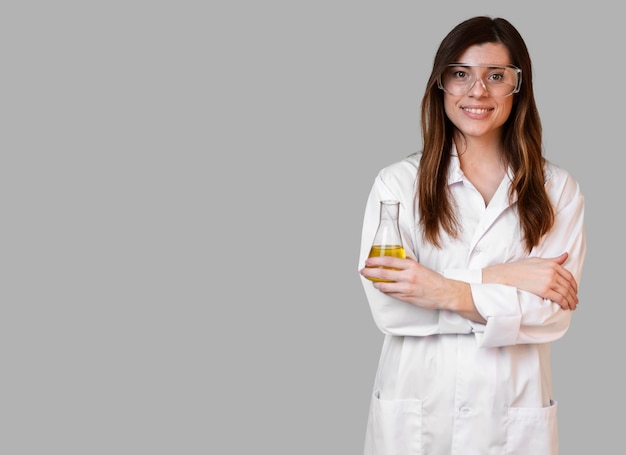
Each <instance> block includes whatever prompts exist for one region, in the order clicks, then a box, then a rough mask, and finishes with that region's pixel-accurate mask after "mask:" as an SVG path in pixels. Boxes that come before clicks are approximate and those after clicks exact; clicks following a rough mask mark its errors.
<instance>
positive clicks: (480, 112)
mask: <svg viewBox="0 0 626 455" xmlns="http://www.w3.org/2000/svg"><path fill="white" fill-rule="evenodd" d="M464 109H465V110H466V111H467V112H469V113H471V114H484V113H486V112H489V109H470V108H464Z"/></svg>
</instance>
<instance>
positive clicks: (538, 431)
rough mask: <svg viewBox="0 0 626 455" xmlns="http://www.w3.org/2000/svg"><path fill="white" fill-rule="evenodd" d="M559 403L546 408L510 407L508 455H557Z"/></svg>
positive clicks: (553, 403) (554, 402)
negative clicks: (557, 413)
mask: <svg viewBox="0 0 626 455" xmlns="http://www.w3.org/2000/svg"><path fill="white" fill-rule="evenodd" d="M556 412H557V403H556V401H551V402H550V406H548V407H545V408H510V409H509V413H508V414H509V415H508V422H507V450H506V454H507V455H557V454H558V453H559V442H558V430H557V415H556Z"/></svg>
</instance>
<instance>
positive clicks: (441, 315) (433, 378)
mask: <svg viewBox="0 0 626 455" xmlns="http://www.w3.org/2000/svg"><path fill="white" fill-rule="evenodd" d="M418 165H419V154H414V155H411V156H409V157H407V158H406V159H404V160H402V161H400V162H397V163H395V164H392V165H390V166H388V167H386V168H385V169H383V170H382V171H380V173H379V174H378V176H377V177H376V179H375V181H374V184H373V187H372V190H371V193H370V195H369V199H368V201H367V206H366V210H365V217H364V223H363V232H362V244H361V251H360V258H359V268H361V267H362V266H363V263H364V261H365V259H366V257H367V255H368V253H369V249H370V246H371V244H372V240H373V238H374V234H375V231H376V228H377V226H378V221H379V213H380V201H381V200H383V199H395V200H398V201H400V216H399V224H400V231H401V235H402V240H403V242H404V247H405V249H406V252H407V257H411V258H413V259H415V260H417V261H419V262H420V263H422V264H424V265H425V266H427V267H429V268H431V269H434V270H436V271H438V272H440V273H441V274H443V275H444V276H446V277H449V278H453V279H457V280H461V281H465V282H467V283H470V286H471V292H472V296H473V299H474V302H475V304H476V307H477V309H478V311H479V312H480V314H481V315H482V316H483V317H484V318H485V319H486V320H487V323H486V324H480V323H476V322H473V321H470V320H468V319H465V318H463V317H461V316H459V315H457V314H455V313H452V312H449V311H443V310H426V309H422V308H419V307H417V306H414V305H411V304H408V303H405V302H402V301H400V300H397V299H394V298H392V297H389V296H387V295H385V294H383V293H381V292H380V291H378V290H376V289H375V288H374V287H373V286H372V283H371V282H370V281H368V280H366V279H365V278H362V281H363V286H364V289H365V294H366V296H367V300H368V302H369V305H370V308H371V312H372V316H373V318H374V321H375V323H376V325H377V327H378V328H379V329H380V330H381V331H382V332H383V333H384V334H385V338H384V342H383V347H382V352H381V356H380V361H379V365H378V371H377V373H376V378H375V381H374V389H373V393H372V397H371V405H370V412H369V419H368V424H367V431H366V440H365V452H364V453H365V455H444V454H445V455H451V454H453V455H491V454H493V455H496V454H497V455H504V454H507V455H556V454H558V433H557V401H556V397H555V396H554V394H553V391H552V378H551V369H550V342H552V341H554V340H557V339H559V338H561V337H562V336H563V335H564V334H565V332H566V331H567V329H568V327H569V325H570V320H571V317H572V312H571V311H569V310H563V309H561V308H560V307H559V305H558V304H556V303H553V302H551V301H549V300H544V299H542V298H540V297H538V296H536V295H533V294H531V293H529V292H525V291H522V290H519V289H516V288H514V287H511V286H506V285H501V284H488V283H482V282H481V279H482V272H481V270H482V268H484V267H485V266H488V265H491V264H497V263H503V262H510V261H516V260H519V259H522V258H526V257H531V256H535V257H536V256H538V257H556V256H559V255H560V254H561V253H563V252H568V253H569V254H570V256H569V259H568V260H567V262H566V263H565V264H564V265H565V267H566V268H567V269H568V270H570V271H571V272H572V274H573V275H574V277H575V278H576V280H577V281H578V282H580V277H581V273H582V266H583V260H584V256H585V248H586V245H585V233H584V226H583V214H584V213H583V212H584V198H583V195H582V194H581V191H580V188H579V185H578V183H577V182H576V181H575V180H574V179H573V178H572V177H571V176H570V175H569V174H568V173H567V172H566V171H564V170H563V169H561V168H559V167H557V166H555V165H553V164H551V163H546V168H545V170H546V172H545V174H546V178H545V179H546V183H545V187H546V190H547V191H548V195H549V197H550V201H551V202H552V204H553V205H554V207H555V213H556V220H555V224H554V227H553V228H552V230H551V231H550V232H549V233H548V234H547V235H546V236H545V239H543V241H542V242H541V244H540V245H539V246H537V247H535V248H534V249H533V250H532V252H531V253H530V254H528V253H526V252H525V251H524V248H523V241H522V240H523V239H522V237H521V232H520V226H519V219H518V216H517V211H516V205H515V204H513V205H510V204H509V199H508V190H509V185H510V174H509V175H507V176H505V178H504V179H503V181H502V183H501V185H500V187H499V188H498V190H497V192H496V193H495V195H494V196H493V198H492V200H491V202H490V203H489V205H488V206H487V207H485V205H484V201H483V199H482V197H481V195H480V194H479V192H478V191H477V190H476V189H475V188H474V187H473V185H472V184H471V183H470V181H469V180H467V179H466V178H465V176H464V174H463V172H462V171H461V169H460V166H459V161H458V157H457V156H456V152H454V151H453V157H452V163H451V166H450V169H449V173H448V185H449V188H450V190H451V192H452V196H453V198H454V200H455V201H456V203H457V205H458V216H459V219H460V221H461V224H462V226H463V231H462V232H461V234H460V236H459V238H458V239H452V238H449V237H448V236H446V235H444V237H443V240H444V241H443V245H445V247H444V248H443V249H441V250H439V249H436V248H434V247H433V246H432V245H430V244H428V243H425V242H424V241H423V240H422V237H421V232H420V227H419V224H418V217H417V211H416V209H415V199H414V195H415V188H416V175H417V168H418Z"/></svg>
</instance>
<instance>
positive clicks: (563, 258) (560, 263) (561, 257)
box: [553, 253, 569, 265]
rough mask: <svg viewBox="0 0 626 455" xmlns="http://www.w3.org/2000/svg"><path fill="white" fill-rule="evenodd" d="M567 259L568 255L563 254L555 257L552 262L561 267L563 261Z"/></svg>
mask: <svg viewBox="0 0 626 455" xmlns="http://www.w3.org/2000/svg"><path fill="white" fill-rule="evenodd" d="M568 257H569V254H568V253H563V254H561V255H560V256H557V257H555V258H553V259H554V262H556V263H557V264H559V265H563V264H565V261H567V258H568Z"/></svg>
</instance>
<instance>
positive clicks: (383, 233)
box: [368, 200, 406, 282]
mask: <svg viewBox="0 0 626 455" xmlns="http://www.w3.org/2000/svg"><path fill="white" fill-rule="evenodd" d="M399 212H400V203H399V202H398V201H390V200H386V201H380V221H379V222H378V229H377V230H376V235H374V241H373V242H372V248H371V249H370V254H369V257H374V256H393V257H396V258H403V259H404V258H405V257H406V254H405V252H404V246H403V245H402V239H401V237H400V227H399V224H398V215H399ZM384 268H391V267H384ZM368 279H369V280H371V281H387V282H389V281H390V280H382V279H379V278H368Z"/></svg>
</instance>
